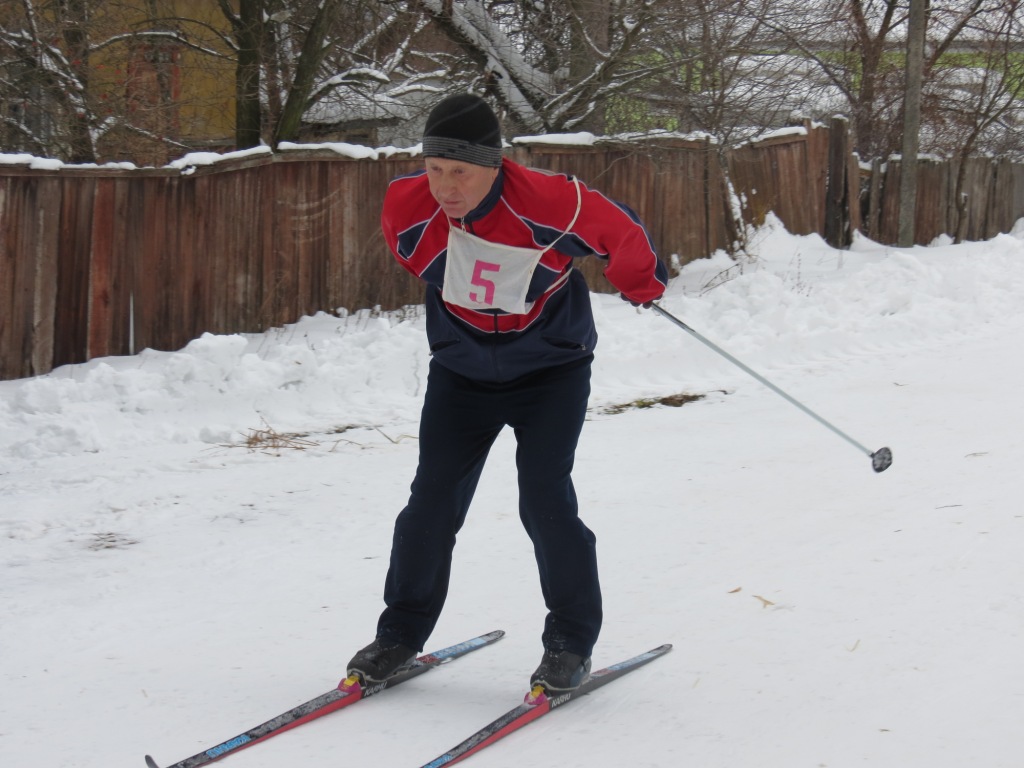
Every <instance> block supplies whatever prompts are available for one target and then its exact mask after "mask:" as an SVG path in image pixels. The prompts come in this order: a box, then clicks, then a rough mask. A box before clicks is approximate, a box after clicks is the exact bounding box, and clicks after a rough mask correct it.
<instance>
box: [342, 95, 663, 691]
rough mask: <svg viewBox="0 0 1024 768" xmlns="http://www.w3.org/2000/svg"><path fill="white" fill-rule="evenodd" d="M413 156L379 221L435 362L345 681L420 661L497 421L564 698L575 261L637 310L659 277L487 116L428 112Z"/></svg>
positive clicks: (575, 392) (582, 657)
mask: <svg viewBox="0 0 1024 768" xmlns="http://www.w3.org/2000/svg"><path fill="white" fill-rule="evenodd" d="M423 156H424V158H425V168H424V170H422V171H419V172H417V173H414V174H411V175H409V176H404V177H400V178H398V179H395V180H394V181H392V183H391V184H390V186H389V188H388V191H387V194H386V196H385V199H384V208H383V213H382V216H381V223H382V227H383V231H384V237H385V239H386V240H387V243H388V245H389V247H390V248H391V250H392V251H393V252H394V254H395V257H396V258H397V259H398V262H399V263H400V264H401V265H402V266H403V267H405V268H406V269H407V270H409V271H410V272H411V273H412V274H414V275H416V276H417V277H419V278H420V279H422V280H423V281H424V282H425V283H426V284H427V286H426V311H427V338H428V341H429V344H430V350H431V354H432V357H433V359H432V360H431V363H430V370H429V374H428V380H427V389H426V394H425V397H424V404H423V413H422V419H421V422H420V443H419V446H420V447H419V466H418V468H417V470H416V476H415V479H414V480H413V483H412V488H411V495H410V498H409V503H408V505H407V506H406V507H405V509H404V510H402V512H401V514H399V516H398V519H397V520H396V522H395V530H394V539H393V543H392V550H391V562H390V568H389V571H388V575H387V579H386V581H385V585H384V602H385V604H386V606H387V607H386V608H385V610H384V612H383V613H382V614H381V616H380V619H379V622H378V625H377V637H376V639H375V640H374V641H373V642H372V643H371V644H370V645H368V646H366V647H365V648H363V649H362V650H361V651H359V652H358V653H357V654H356V655H355V657H354V658H353V659H352V660H351V661H350V662H349V666H348V670H349V674H350V675H354V676H357V677H359V678H361V679H362V680H363V681H364V682H366V681H379V680H383V679H385V678H387V677H388V676H389V675H391V674H394V672H395V671H396V670H398V669H400V668H401V667H403V666H404V665H406V664H407V663H408V662H409V661H411V660H412V658H413V657H414V656H415V654H416V652H417V651H419V650H421V649H422V648H423V647H424V644H425V642H426V640H427V638H428V636H429V635H430V633H431V632H432V630H433V629H434V625H435V624H436V622H437V619H438V617H439V615H440V613H441V608H442V606H443V605H444V601H445V598H446V596H447V592H448V581H449V575H450V570H451V560H452V550H453V548H454V546H455V536H456V533H457V532H458V531H459V529H460V528H461V526H462V524H463V522H464V520H465V517H466V512H467V510H468V508H469V504H470V501H471V500H472V498H473V493H474V491H475V490H476V486H477V481H478V480H479V478H480V473H481V471H482V470H483V466H484V462H485V460H486V458H487V453H488V451H489V449H490V447H491V445H492V444H493V442H494V440H495V438H496V437H497V436H498V433H499V432H500V431H501V430H502V429H503V428H504V427H505V426H506V425H507V426H510V427H512V429H513V430H514V432H515V436H516V440H517V445H518V448H517V453H516V466H517V471H518V477H519V494H520V495H519V514H520V519H521V520H522V523H523V525H524V527H525V528H526V531H527V533H528V534H529V536H530V539H531V540H532V542H533V547H534V552H535V555H536V559H537V566H538V569H539V571H540V580H541V587H542V593H543V595H544V601H545V604H546V606H547V609H548V614H547V619H546V621H545V626H544V632H543V634H542V637H541V639H542V642H543V646H544V655H543V658H542V660H541V664H540V666H539V667H538V668H537V670H536V671H535V672H534V674H533V676H532V678H531V681H530V682H531V687H533V686H535V685H541V686H543V687H544V688H545V689H546V690H547V691H548V692H550V693H557V692H559V691H566V690H572V689H574V688H576V687H578V686H579V685H580V684H581V683H582V682H583V681H584V680H585V679H586V678H587V676H588V675H589V672H590V655H591V651H592V649H593V647H594V643H595V642H596V640H597V636H598V632H599V631H600V628H601V620H602V612H601V589H600V585H599V583H598V571H597V558H596V554H595V537H594V535H593V533H591V531H590V530H589V529H588V528H587V527H586V526H585V525H584V524H583V522H582V521H581V520H580V519H579V517H578V514H577V513H578V508H577V502H576V494H575V491H574V489H573V484H572V478H571V471H572V466H573V460H574V456H575V451H576V444H577V440H578V438H579V434H580V431H581V429H582V426H583V421H584V417H585V415H586V410H587V399H588V397H589V395H590V367H591V361H592V360H593V349H594V345H595V344H596V342H597V333H596V330H595V327H594V319H593V316H592V313H591V305H590V293H589V290H588V288H587V285H586V282H585V280H584V278H583V276H582V275H581V274H580V273H579V272H578V271H574V270H573V259H574V258H581V257H585V256H591V255H593V256H597V257H598V258H601V259H605V260H606V261H607V266H606V268H605V276H606V277H607V278H608V279H609V281H611V283H612V284H613V285H614V286H615V287H616V288H618V289H619V290H620V291H621V292H622V295H623V298H624V299H626V300H629V301H631V302H633V303H634V304H638V305H639V304H644V303H648V302H651V301H653V300H655V299H657V298H658V297H659V296H661V294H662V293H663V292H664V290H665V287H666V285H667V282H668V272H667V270H666V268H665V266H664V264H663V263H662V262H661V261H660V260H659V259H658V257H657V255H656V254H655V253H654V250H653V248H652V245H651V243H650V240H649V238H648V236H647V233H646V231H645V230H644V228H643V225H642V224H641V223H640V221H639V219H638V218H637V216H636V214H635V213H633V212H632V211H631V210H630V209H629V208H627V207H625V206H623V205H620V204H617V203H615V202H613V201H611V200H609V199H608V198H606V197H604V196H603V195H602V194H600V193H599V192H596V191H593V190H590V189H588V188H587V187H586V186H584V185H583V184H582V183H580V182H579V181H577V180H576V179H575V178H573V177H571V176H566V175H556V174H549V173H545V172H542V171H537V170H532V169H528V168H526V167H524V166H522V165H519V164H518V163H515V162H512V161H511V160H508V159H503V158H502V143H501V130H500V126H499V123H498V119H497V117H496V116H495V114H494V112H492V111H491V109H490V107H489V106H488V105H487V103H486V102H484V101H483V100H482V99H480V98H479V97H476V96H472V95H459V96H452V97H449V98H446V99H444V100H443V101H441V102H440V103H439V104H438V105H437V106H436V107H435V108H434V109H433V110H432V111H431V113H430V115H429V117H428V118H427V123H426V128H425V130H424V135H423Z"/></svg>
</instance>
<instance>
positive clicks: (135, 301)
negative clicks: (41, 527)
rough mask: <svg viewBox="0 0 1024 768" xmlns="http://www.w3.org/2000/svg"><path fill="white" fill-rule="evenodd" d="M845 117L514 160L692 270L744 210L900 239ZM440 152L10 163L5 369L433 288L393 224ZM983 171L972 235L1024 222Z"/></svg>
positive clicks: (939, 180)
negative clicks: (595, 198)
mask: <svg viewBox="0 0 1024 768" xmlns="http://www.w3.org/2000/svg"><path fill="white" fill-rule="evenodd" d="M838 127H839V128H841V130H838V131H837V130H836V128H837V124H835V123H834V124H833V126H832V130H831V132H830V129H828V128H824V127H821V126H814V127H812V126H806V127H805V128H803V129H793V130H788V131H785V132H781V133H778V134H775V135H773V136H770V137H766V138H764V139H763V140H761V141H759V142H756V143H752V144H749V145H746V146H743V147H740V148H735V149H730V150H728V151H725V152H720V151H719V150H720V148H719V147H717V146H715V145H714V144H712V143H711V142H709V141H708V140H707V139H703V138H692V137H678V136H677V137H662V138H660V139H648V140H645V141H636V142H624V141H610V140H609V141H604V140H600V141H595V140H593V137H589V138H587V139H586V141H585V142H584V143H583V144H582V145H580V144H579V143H576V144H573V143H571V142H569V141H567V140H565V139H562V140H559V139H557V138H556V137H539V138H536V139H533V140H525V139H524V140H517V142H516V143H515V145H514V147H513V148H512V149H510V150H509V155H510V156H511V157H513V158H514V159H516V160H518V161H520V162H523V163H525V164H528V165H532V166H535V167H540V168H548V169H552V170H564V171H569V172H572V173H575V174H576V175H578V176H579V177H580V178H581V179H582V180H584V181H586V182H588V183H590V184H592V185H593V186H595V187H597V188H599V189H601V190H602V191H604V192H605V193H606V194H608V195H609V196H610V197H612V198H615V199H617V200H621V201H623V202H625V203H627V204H629V205H630V206H632V207H633V208H635V209H636V210H637V212H638V213H639V214H640V216H641V217H642V218H643V219H644V221H645V223H646V224H647V226H648V229H649V230H650V232H651V236H652V239H653V240H654V242H655V245H656V247H657V248H658V250H659V252H660V253H661V254H662V255H663V256H665V257H666V258H668V257H670V256H675V257H676V258H677V259H678V260H679V261H680V262H682V263H685V262H687V261H690V260H692V259H695V258H700V257H702V256H706V255H708V254H710V253H713V252H714V251H715V250H717V249H720V248H726V247H728V246H730V245H731V244H733V243H735V242H736V240H737V237H738V235H737V229H736V222H735V220H734V217H733V216H732V215H731V212H732V211H735V210H736V209H737V206H738V205H739V206H740V207H741V208H742V215H743V219H744V221H746V222H751V223H759V222H760V221H762V220H763V217H764V215H766V213H767V212H768V211H774V212H775V214H776V215H777V216H778V217H779V218H780V219H781V220H782V222H783V223H784V224H785V225H786V226H787V228H789V230H790V231H792V232H794V233H798V234H810V233H814V232H817V233H820V234H822V235H825V234H826V233H829V238H830V241H835V243H834V244H837V245H842V244H843V242H844V240H847V239H848V237H849V233H850V231H851V230H852V229H858V228H862V229H865V230H866V231H867V232H868V234H869V235H871V236H872V237H874V238H875V239H879V240H882V241H883V242H891V241H893V240H895V234H894V233H895V231H896V219H895V215H894V213H893V203H892V200H894V199H895V196H896V190H897V189H898V184H897V185H894V184H892V183H890V182H889V181H888V180H887V179H886V178H885V174H886V172H888V173H889V174H892V173H893V171H894V169H895V170H896V171H898V167H897V166H896V165H895V164H892V163H890V165H889V167H888V168H880V169H878V173H876V174H875V175H874V177H873V178H872V179H870V183H869V184H866V185H865V188H866V190H867V191H868V192H867V194H866V195H865V199H866V200H867V203H868V204H869V205H870V206H871V207H870V208H869V214H868V216H867V217H866V219H865V222H864V224H862V223H861V204H860V201H859V197H860V194H859V188H860V179H859V178H858V177H859V176H860V174H859V172H858V167H857V165H856V163H855V160H854V159H853V158H852V156H851V155H850V154H849V152H848V151H845V146H846V145H845V143H843V142H839V143H837V142H836V139H837V137H838V138H842V139H843V141H845V128H843V126H842V125H838ZM830 135H831V136H832V139H831V140H830V138H829V137H830ZM578 138H579V137H577V140H578ZM830 157H831V158H832V159H831V160H830ZM837 158H838V159H837ZM421 163H422V160H421V158H419V157H418V156H417V155H416V154H415V153H414V152H407V151H398V150H370V149H366V148H361V147H351V146H348V145H324V146H286V147H284V148H282V151H279V152H277V153H271V152H270V150H268V149H266V148H260V149H255V150H248V151H243V152H236V153H230V154H228V155H220V156H211V155H207V154H196V155H188V156H186V157H185V158H183V159H182V160H179V161H177V162H175V163H173V164H172V165H171V166H168V167H165V168H134V167H122V166H103V167H83V166H66V165H62V164H60V163H58V162H55V161H47V160H40V159H38V158H31V157H26V156H14V155H0V379H12V378H20V377H24V376H31V375H38V374H43V373H46V372H48V371H50V370H52V369H53V368H55V367H57V366H60V365H64V364H68V363H78V362H84V361H86V360H89V359H92V358H94V357H101V356H105V355H123V354H132V353H134V352H137V351H139V350H141V349H144V348H146V347H150V348H153V349H162V350H172V349H178V348H181V347H182V346H184V345H185V344H187V343H188V342H189V341H190V340H191V339H193V338H196V337H197V336H199V335H201V334H202V333H204V332H211V333H219V334H222V333H242V332H259V331H262V330H265V329H266V328H269V327H274V326H278V325H282V324H285V323H288V322H293V321H295V320H297V319H298V318H300V317H301V316H303V315H309V314H313V313H315V312H318V311H328V312H330V311H335V310H337V309H340V308H345V309H347V310H349V311H355V310H358V309H362V308H371V307H380V308H382V309H394V308H398V307H401V306H403V305H408V304H418V303H421V301H422V287H421V286H420V285H419V284H418V283H417V282H416V281H415V280H414V279H412V278H411V277H409V276H408V275H406V274H405V273H404V272H403V270H401V269H400V268H399V267H398V266H397V265H396V264H394V263H393V260H392V258H391V257H390V256H389V254H388V253H387V249H386V246H385V244H384V241H383V237H382V236H381V234H380V227H379V213H380V201H381V199H382V197H383V194H384V190H385V188H386V186H387V183H388V181H389V180H390V179H391V178H393V177H395V176H397V175H399V174H402V173H407V172H409V171H412V170H414V169H416V168H419V167H420V166H421ZM830 165H831V167H832V168H833V170H832V171H830V170H829V169H830ZM946 165H948V164H937V163H923V164H922V169H921V171H920V172H921V174H922V179H923V181H922V184H921V185H920V186H919V189H920V190H921V193H922V200H923V201H925V202H924V204H923V205H922V206H919V216H918V233H919V242H927V241H928V240H930V239H931V238H932V237H933V236H934V235H936V234H938V233H941V232H950V230H949V226H950V225H949V221H950V216H949V206H950V195H949V193H948V190H949V189H951V188H952V186H951V183H952V182H951V178H952V176H951V171H950V169H949V168H948V167H945V166H946ZM970 170H971V173H970V174H968V175H969V177H970V181H971V184H972V186H971V189H976V190H979V191H978V192H977V193H974V192H972V193H971V201H972V204H971V205H969V206H968V213H969V216H968V219H969V221H968V226H967V228H966V231H965V233H964V236H965V237H966V238H967V239H977V238H980V237H987V236H991V235H992V234H995V232H998V231H1007V230H1008V229H1009V228H1010V227H1011V226H1012V224H1013V222H1014V220H1015V219H1016V218H1018V217H1020V216H1022V215H1024V167H1022V166H1019V165H1018V166H1010V165H1008V164H1001V163H989V162H988V161H979V162H978V163H972V166H971V169H970ZM933 176H934V178H933ZM941 190H947V192H946V193H945V197H943V196H942V193H941ZM931 196H935V197H934V199H933V198H932V197H931ZM978 201H984V202H983V203H979V202H978ZM979 205H981V206H982V209H981V210H979V207H978V206H979ZM951 234H954V233H952V232H951ZM584 273H585V274H586V275H587V278H588V280H589V281H590V284H591V286H592V287H593V288H594V290H609V289H610V288H609V286H608V285H607V283H605V282H604V280H603V278H602V277H601V274H600V264H599V263H598V262H596V261H594V260H589V263H587V264H585V266H584Z"/></svg>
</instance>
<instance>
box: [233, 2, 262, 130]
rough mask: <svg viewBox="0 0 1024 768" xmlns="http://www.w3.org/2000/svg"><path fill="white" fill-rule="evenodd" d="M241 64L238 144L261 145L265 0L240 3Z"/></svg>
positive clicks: (237, 72) (237, 71) (237, 101)
mask: <svg viewBox="0 0 1024 768" xmlns="http://www.w3.org/2000/svg"><path fill="white" fill-rule="evenodd" d="M238 10H239V18H240V24H239V27H238V33H237V39H238V64H237V65H236V67H235V146H236V148H237V149H246V148H248V147H258V146H259V145H260V139H261V137H262V134H261V125H260V122H261V121H260V67H261V66H262V63H263V61H262V60H263V56H262V48H261V42H262V39H263V35H262V34H261V29H260V27H261V26H262V24H263V0H241V3H240V5H239V9H238Z"/></svg>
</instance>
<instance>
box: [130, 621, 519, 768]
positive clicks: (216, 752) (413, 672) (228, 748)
mask: <svg viewBox="0 0 1024 768" xmlns="http://www.w3.org/2000/svg"><path fill="white" fill-rule="evenodd" d="M504 636H505V632H504V631H503V630H500V629H499V630H496V631H494V632H489V633H487V634H486V635H480V636H479V637H474V638H472V639H471V640H466V641H465V642H462V643H458V644H457V645H452V646H449V647H448V648H442V649H441V650H439V651H434V652H433V653H428V654H425V655H423V656H419V657H418V658H416V659H414V660H413V661H412V663H411V664H410V665H409V666H408V667H405V668H404V669H402V670H399V671H398V672H396V673H395V674H394V675H392V676H391V677H389V678H388V679H387V680H383V681H381V682H379V683H375V684H373V685H369V686H365V687H364V686H363V685H361V684H360V683H359V681H358V679H355V678H346V679H345V680H342V681H341V682H340V683H339V684H338V687H337V688H335V689H334V690H332V691H328V692H327V693H325V694H322V695H320V696H317V697H316V698H315V699H310V700H309V701H307V702H306V703H304V704H299V705H298V706H297V707H294V708H292V709H289V710H288V711H287V712H283V713H281V714H280V715H278V716H277V717H275V718H273V719H272V720H268V721H267V722H265V723H263V724H262V725H257V726H256V727H255V728H252V729H250V730H248V731H246V732H245V733H241V734H239V735H238V736H235V737H234V738H231V739H228V740H227V741H225V742H222V743H220V744H218V745H217V746H215V747H211V748H210V749H207V750H204V751H203V752H200V753H198V754H195V755H192V757H186V758H185V759H184V760H180V761H179V762H177V763H174V765H170V766H168V767H167V768H196V766H200V765H206V764H207V763H212V762H214V761H215V760H220V759H221V758H222V757H225V756H226V755H230V754H233V753H235V752H237V751H238V750H240V749H245V748H246V747H251V746H252V745H253V744H257V743H259V742H261V741H265V740H267V739H269V738H270V737H271V736H276V735H277V734H279V733H283V732H284V731H288V730H291V729H292V728H296V727H298V726H300V725H302V724H303V723H308V722H309V721H310V720H315V719H316V718H318V717H323V716H324V715H326V714H329V713H331V712H334V711H336V710H338V709H341V708H342V707H346V706H348V705H349V704H354V703H355V702H357V701H362V700H363V699H365V698H368V697H370V696H374V695H376V694H378V693H380V692H381V691H385V690H387V689H388V688H394V687H395V686H396V685H400V684H402V683H404V682H406V681H407V680H412V679H413V678H414V677H418V676H419V675H421V674H423V673H424V672H427V671H428V670H431V669H433V668H434V667H438V666H440V665H442V664H446V663H447V662H449V661H452V660H454V659H457V658H459V657H460V656H465V655H466V654H467V653H471V652H472V651H475V650H477V649H478V648H483V647H484V646H486V645H490V644H491V643H494V642H497V641H498V640H500V639H501V638H502V637H504ZM146 765H147V766H148V767H149V768H160V767H159V766H158V765H157V763H156V761H155V760H153V758H152V757H150V756H149V755H146Z"/></svg>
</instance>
